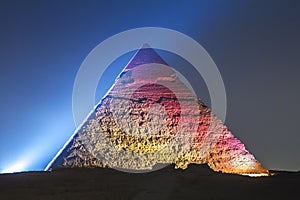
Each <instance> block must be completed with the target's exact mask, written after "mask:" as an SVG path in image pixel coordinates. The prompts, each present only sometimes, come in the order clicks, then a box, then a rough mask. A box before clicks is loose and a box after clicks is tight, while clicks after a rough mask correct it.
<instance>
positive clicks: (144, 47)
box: [141, 43, 152, 49]
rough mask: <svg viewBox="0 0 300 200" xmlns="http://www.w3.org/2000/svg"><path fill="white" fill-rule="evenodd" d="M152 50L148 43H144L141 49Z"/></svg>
mask: <svg viewBox="0 0 300 200" xmlns="http://www.w3.org/2000/svg"><path fill="white" fill-rule="evenodd" d="M149 48H152V47H151V46H150V45H149V44H148V43H144V44H143V45H142V47H141V49H149Z"/></svg>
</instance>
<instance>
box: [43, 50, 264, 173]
mask: <svg viewBox="0 0 300 200" xmlns="http://www.w3.org/2000/svg"><path fill="white" fill-rule="evenodd" d="M145 62H146V63H145ZM149 63H150V64H149ZM151 63H152V64H151ZM153 63H156V64H153ZM155 105H156V106H155ZM158 163H164V164H170V163H175V164H176V168H182V169H185V168H187V167H188V165H189V164H190V163H196V164H204V163H207V164H208V165H209V166H210V167H211V168H212V169H213V170H214V171H221V172H224V173H236V174H241V175H250V176H267V175H268V174H269V173H268V170H266V169H264V168H263V167H262V165H261V164H260V163H259V162H258V161H257V160H256V159H255V158H254V156H253V155H252V154H250V153H249V151H247V150H246V148H245V146H244V145H243V144H242V143H241V142H240V141H239V140H238V139H236V138H235V137H234V136H233V134H232V133H231V132H230V131H229V130H228V128H227V127H226V126H225V125H224V124H223V123H222V122H221V121H220V120H219V119H218V118H217V117H216V116H214V115H213V114H212V112H211V111H210V109H209V108H207V107H206V106H205V105H204V103H203V102H202V101H201V100H200V99H199V98H197V97H196V96H195V95H194V93H193V92H192V91H191V90H190V89H188V88H187V87H186V85H185V84H183V82H182V81H181V80H180V79H179V78H178V77H177V76H176V72H175V71H174V70H173V69H171V68H170V67H169V66H166V63H165V62H164V61H163V60H162V59H161V58H160V57H159V56H158V55H157V54H156V53H155V51H154V50H153V49H151V48H144V49H141V50H139V51H138V53H137V54H136V55H135V56H134V58H133V59H132V60H131V61H130V63H129V64H128V65H127V66H126V68H125V69H124V70H123V72H122V73H121V75H120V76H119V77H118V79H117V80H116V82H115V84H114V85H113V87H112V88H111V90H110V91H109V92H108V93H107V95H106V96H105V97H104V98H103V99H102V100H101V101H100V103H99V104H98V106H97V107H96V108H95V110H94V112H92V114H91V115H90V116H88V118H87V121H85V122H84V123H83V125H82V126H81V127H80V128H79V129H78V131H77V132H76V133H75V134H74V137H73V138H71V140H70V142H69V143H68V144H66V145H65V148H64V149H62V151H61V152H60V153H59V155H57V156H56V157H55V159H54V160H53V161H52V162H51V163H49V165H48V167H47V168H46V170H51V169H53V168H57V167H111V168H116V169H122V170H124V171H128V170H129V171H134V172H140V171H144V170H148V171H151V170H154V168H155V166H156V165H157V164H158Z"/></svg>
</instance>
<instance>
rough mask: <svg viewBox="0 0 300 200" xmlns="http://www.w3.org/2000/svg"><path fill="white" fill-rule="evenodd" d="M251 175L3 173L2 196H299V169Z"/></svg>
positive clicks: (202, 169)
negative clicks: (273, 174) (297, 170)
mask: <svg viewBox="0 0 300 200" xmlns="http://www.w3.org/2000/svg"><path fill="white" fill-rule="evenodd" d="M276 174H277V175H275V176H271V177H260V178H251V177H245V176H240V175H231V174H221V173H215V172H213V171H212V170H211V169H209V168H208V167H207V166H206V165H190V166H189V168H188V169H186V170H181V169H174V166H167V167H166V168H164V169H161V170H158V171H154V172H150V173H142V174H133V173H125V172H121V171H117V170H114V169H109V168H94V169H93V168H69V169H57V170H54V171H51V172H24V173H16V174H2V175H0V199H43V200H45V199H181V200H183V199H292V198H294V199H298V198H299V195H300V191H299V185H300V173H299V172H298V173H296V172H277V173H276Z"/></svg>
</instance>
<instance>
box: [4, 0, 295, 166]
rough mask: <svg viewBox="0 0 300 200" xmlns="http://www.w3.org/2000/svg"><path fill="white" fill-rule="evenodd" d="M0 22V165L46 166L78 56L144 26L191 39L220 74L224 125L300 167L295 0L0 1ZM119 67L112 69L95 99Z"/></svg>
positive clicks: (270, 156) (261, 156)
mask: <svg viewBox="0 0 300 200" xmlns="http://www.w3.org/2000/svg"><path fill="white" fill-rule="evenodd" d="M0 26H1V31H0V67H1V72H0V92H1V93H0V100H1V101H0V102H1V104H0V109H1V115H0V171H2V170H5V169H7V168H9V167H10V166H13V165H15V164H17V163H19V164H24V169H26V170H33V169H34V170H41V169H43V168H44V167H45V166H46V165H47V163H48V162H49V161H50V160H51V159H52V157H53V156H54V155H55V154H56V153H57V151H58V150H59V149H60V148H61V146H62V145H63V144H64V143H65V142H66V140H67V139H68V138H69V137H70V136H71V135H72V133H73V131H74V130H75V126H74V122H73V117H72V89H73V83H74V80H75V76H76V72H77V70H78V69H79V67H80V65H81V63H82V62H83V60H84V58H85V57H86V56H87V54H88V53H89V52H90V51H91V50H92V49H93V48H94V47H95V46H96V45H98V44H99V43H100V42H102V41H103V40H105V39H106V38H108V37H109V36H112V35H114V34H116V33H119V32H121V31H124V30H127V29H131V28H137V27H145V26H158V27H165V28H171V29H174V30H177V31H180V32H182V33H184V34H187V35H189V36H190V37H192V38H194V39H195V40H197V41H198V42H199V43H200V44H201V45H202V46H203V47H204V48H205V49H206V50H207V51H208V53H209V54H210V55H211V57H212V58H213V59H214V61H215V63H216V64H217V66H218V68H219V70H220V72H221V75H222V77H223V80H224V83H225V88H226V92H227V98H228V99H227V100H228V107H227V110H228V111H227V118H226V124H227V125H228V126H229V128H230V129H231V130H232V131H233V133H234V134H235V135H236V136H237V137H238V138H239V139H241V140H242V141H243V142H244V143H245V144H246V146H247V147H248V149H249V150H250V151H251V152H252V153H253V154H254V155H255V156H256V157H257V159H258V160H260V161H261V162H262V163H263V165H264V166H265V167H267V168H271V169H283V170H300V157H299V146H300V132H299V122H300V121H299V120H300V117H299V116H300V104H299V102H300V94H299V86H300V79H299V75H300V56H299V52H300V39H299V35H300V3H299V2H297V1H276V0H274V1H273V0H272V1H271V0H270V1H221V0H220V1H181V2H176V3H174V2H172V1H163V2H161V1H38V0H36V1H29V0H27V1H21V0H19V1H3V0H2V1H1V3H0ZM129 57H130V54H129V55H128V56H127V57H126V56H125V57H124V58H123V59H121V63H124V64H126V62H127V61H128V59H129ZM118 73H119V69H117V68H113V67H111V68H110V71H109V72H108V75H107V76H106V77H105V78H106V79H107V80H106V82H105V81H104V82H103V83H104V84H106V85H103V87H102V85H101V84H103V83H100V86H101V87H100V86H99V90H98V93H97V94H98V95H97V97H98V98H100V97H101V95H102V94H104V93H105V92H106V91H105V90H106V89H105V88H109V87H110V83H109V82H107V81H108V80H110V79H114V77H113V75H114V74H118ZM112 77H113V78H112ZM201 81H202V80H199V84H202V83H200V82H201ZM204 90H205V89H204ZM204 90H203V95H200V98H202V99H203V100H204V101H205V102H207V103H208V104H209V98H208V97H207V91H204ZM200 94H201V91H200ZM98 100H99V99H98Z"/></svg>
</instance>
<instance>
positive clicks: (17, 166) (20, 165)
mask: <svg viewBox="0 0 300 200" xmlns="http://www.w3.org/2000/svg"><path fill="white" fill-rule="evenodd" d="M26 166H27V163H25V162H24V161H21V162H17V163H15V164H14V165H12V166H10V167H8V168H7V169H4V170H2V171H1V173H14V172H21V171H24V170H25V168H26Z"/></svg>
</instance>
